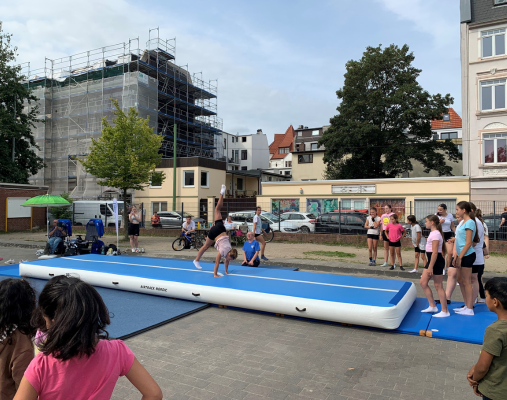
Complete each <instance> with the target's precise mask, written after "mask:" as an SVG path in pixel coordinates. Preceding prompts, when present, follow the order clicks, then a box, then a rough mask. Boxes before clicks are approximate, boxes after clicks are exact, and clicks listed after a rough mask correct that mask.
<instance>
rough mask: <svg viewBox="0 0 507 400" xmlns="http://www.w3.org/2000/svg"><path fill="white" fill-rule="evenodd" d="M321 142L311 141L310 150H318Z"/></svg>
mask: <svg viewBox="0 0 507 400" xmlns="http://www.w3.org/2000/svg"><path fill="white" fill-rule="evenodd" d="M318 149H319V144H318V143H311V144H310V150H318Z"/></svg>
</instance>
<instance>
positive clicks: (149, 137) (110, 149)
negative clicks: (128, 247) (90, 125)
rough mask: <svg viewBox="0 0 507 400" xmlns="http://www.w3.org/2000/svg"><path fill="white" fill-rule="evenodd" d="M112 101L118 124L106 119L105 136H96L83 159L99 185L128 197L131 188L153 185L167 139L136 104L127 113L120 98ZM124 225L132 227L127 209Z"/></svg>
mask: <svg viewBox="0 0 507 400" xmlns="http://www.w3.org/2000/svg"><path fill="white" fill-rule="evenodd" d="M112 102H113V104H114V106H115V108H116V110H115V111H114V115H115V117H114V119H113V124H114V125H110V124H109V123H108V122H107V120H106V118H104V119H103V120H102V125H103V128H102V135H101V136H100V137H99V138H98V140H95V139H92V145H91V147H90V153H89V155H88V156H87V157H86V158H85V159H84V160H80V161H81V162H82V164H83V166H84V168H85V170H86V172H88V173H90V174H92V175H94V176H96V177H97V178H98V181H97V182H98V184H99V185H102V186H110V187H114V188H117V189H120V190H121V191H122V193H123V199H126V198H127V191H128V190H129V189H134V190H144V187H145V186H147V185H148V184H149V182H150V177H151V175H152V173H153V172H154V170H155V166H156V165H157V164H158V163H159V162H160V161H161V160H162V155H161V154H159V149H160V146H161V144H162V139H163V138H162V136H161V135H155V134H154V133H153V128H150V127H149V126H148V122H149V118H146V119H143V118H140V117H139V114H138V113H137V111H136V110H135V109H134V108H133V107H131V108H130V110H129V111H128V114H125V113H124V112H123V111H122V109H121V108H120V107H119V105H118V102H117V101H116V100H112ZM125 210H126V205H125ZM123 226H124V227H125V228H126V227H127V226H128V213H127V212H126V211H125V212H124V213H123ZM127 237H128V234H127V229H125V238H127Z"/></svg>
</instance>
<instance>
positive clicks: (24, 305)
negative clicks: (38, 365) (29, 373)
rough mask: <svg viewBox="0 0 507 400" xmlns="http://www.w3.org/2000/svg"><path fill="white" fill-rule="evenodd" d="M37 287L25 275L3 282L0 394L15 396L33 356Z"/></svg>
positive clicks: (9, 396)
mask: <svg viewBox="0 0 507 400" xmlns="http://www.w3.org/2000/svg"><path fill="white" fill-rule="evenodd" d="M33 310H35V291H34V290H33V288H32V287H31V286H30V284H29V283H28V282H27V281H25V280H24V279H4V280H3V281H1V282H0V377H1V378H0V398H1V399H9V400H11V399H13V398H14V395H15V394H16V390H17V389H18V387H19V384H20V382H21V379H22V378H23V373H24V372H25V369H26V368H27V367H28V365H29V364H30V362H31V361H32V359H33V344H32V338H33V336H34V335H35V328H34V327H33V326H32V324H31V323H30V320H31V318H32V313H33Z"/></svg>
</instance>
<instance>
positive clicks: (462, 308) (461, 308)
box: [453, 306, 468, 312]
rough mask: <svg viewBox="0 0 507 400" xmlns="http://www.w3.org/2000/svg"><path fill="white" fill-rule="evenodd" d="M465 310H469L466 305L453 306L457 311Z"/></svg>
mask: <svg viewBox="0 0 507 400" xmlns="http://www.w3.org/2000/svg"><path fill="white" fill-rule="evenodd" d="M463 310H468V308H467V306H465V307H459V308H453V311H455V312H458V311H463Z"/></svg>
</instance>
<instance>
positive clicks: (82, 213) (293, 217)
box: [72, 197, 507, 240]
mask: <svg viewBox="0 0 507 400" xmlns="http://www.w3.org/2000/svg"><path fill="white" fill-rule="evenodd" d="M217 202H218V199H216V198H215V199H214V201H213V198H210V199H201V200H195V199H193V200H192V201H182V202H178V203H176V205H175V207H174V210H173V206H172V203H171V202H152V204H151V205H146V206H145V204H144V203H139V204H135V205H136V207H137V208H138V210H139V211H140V212H141V215H142V221H141V227H145V228H158V229H165V228H177V227H180V226H181V225H182V223H183V222H185V218H184V217H185V216H187V215H190V216H192V219H193V220H194V221H195V222H196V224H197V223H198V224H199V225H203V226H204V225H205V226H209V224H210V223H213V220H214V208H215V206H216V203H217ZM78 203H79V202H78ZM78 203H74V205H73V216H72V220H73V223H74V225H86V222H88V220H89V219H90V218H101V219H102V221H103V223H104V226H106V227H107V226H109V227H114V215H113V212H112V211H113V203H112V202H111V201H104V202H89V203H93V204H91V205H88V208H87V209H84V208H83V207H81V206H77V204H78ZM96 203H97V204H96ZM301 203H303V202H301ZM387 204H389V205H391V211H392V212H393V213H395V214H396V215H397V216H398V221H399V222H400V223H401V224H403V225H406V223H407V216H408V215H415V217H416V219H417V221H418V222H419V224H420V225H421V226H423V227H424V222H425V218H426V216H428V215H431V214H435V213H436V212H437V208H438V206H439V205H440V204H441V201H437V200H421V201H417V200H416V201H409V202H406V201H404V200H394V201H390V200H381V199H370V200H369V204H366V203H365V202H362V203H361V204H351V202H348V201H340V200H337V199H320V200H318V199H307V201H306V204H300V202H299V199H269V198H264V197H257V198H246V199H245V198H242V199H224V204H223V206H222V210H221V213H222V218H224V219H225V218H226V217H227V216H228V215H231V216H232V218H233V221H234V222H236V223H239V224H242V223H246V224H247V225H248V226H249V228H252V226H253V215H254V212H255V208H256V206H260V207H261V209H262V211H263V212H262V219H263V222H267V223H269V224H270V226H271V228H272V229H273V230H274V231H279V232H285V233H297V232H303V233H319V234H340V235H366V232H367V228H365V223H366V220H367V217H368V215H369V213H370V209H371V208H374V209H376V210H377V215H378V216H379V217H380V216H381V215H382V214H384V213H385V206H386V205H387ZM358 206H359V207H361V208H359V207H358ZM446 206H447V212H448V213H450V214H453V215H455V212H456V211H455V209H456V201H454V200H452V201H450V200H448V201H446ZM476 206H477V208H478V209H480V210H481V211H482V216H483V218H484V222H485V223H486V225H487V226H488V231H489V238H490V240H507V201H504V202H499V201H481V202H477V203H476ZM130 209H131V206H130V205H127V212H130ZM210 209H211V210H210ZM119 210H120V214H121V215H120V218H119V219H120V226H122V225H123V219H122V214H123V204H122V203H121V204H120V207H119ZM154 213H157V215H158V217H159V218H160V222H159V223H158V224H152V216H153V215H154ZM182 216H183V217H182ZM502 220H503V221H504V222H503V224H502ZM455 224H457V222H456V221H455Z"/></svg>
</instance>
